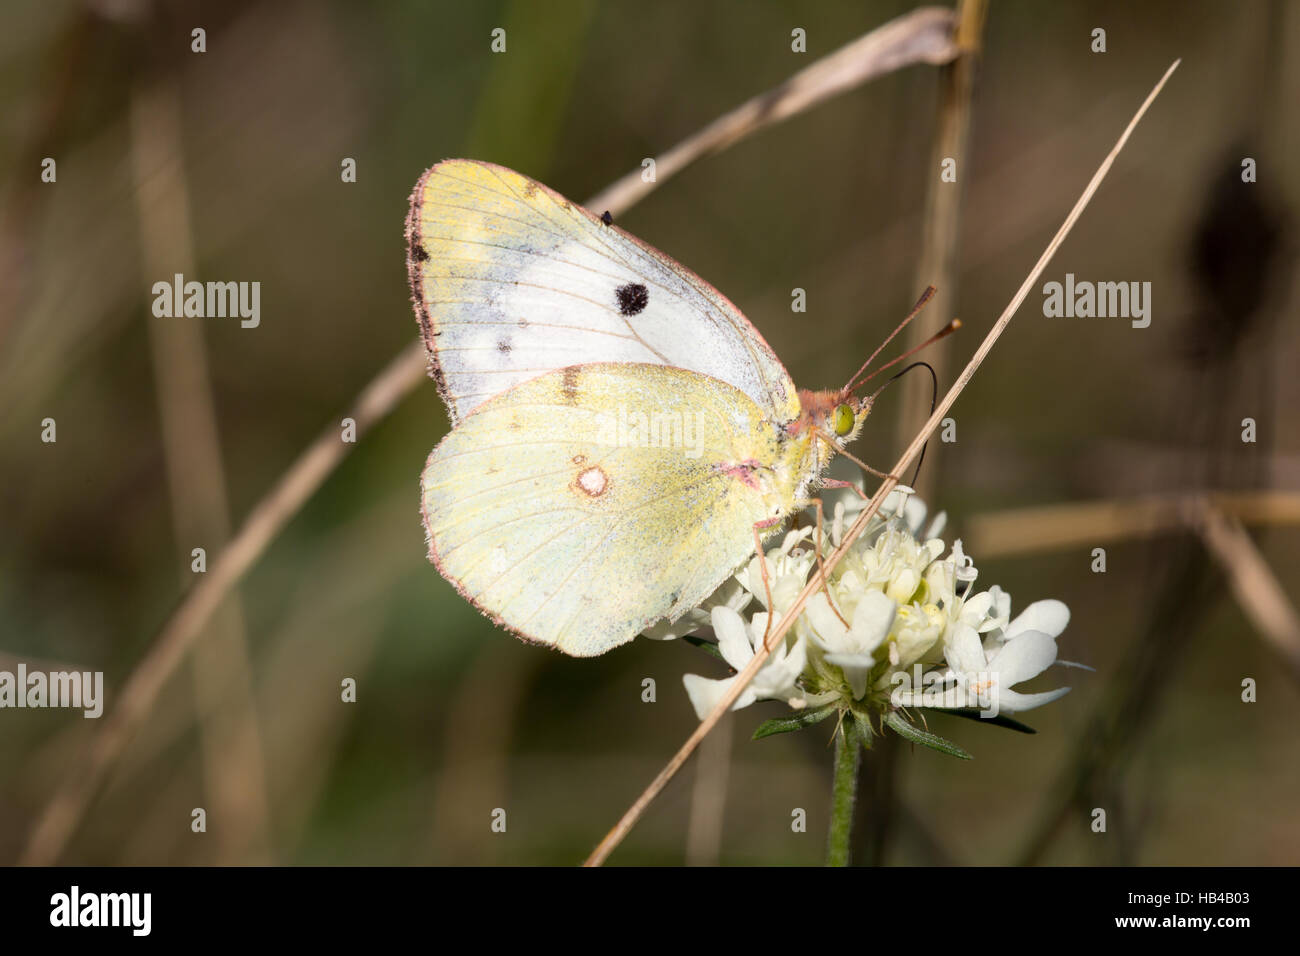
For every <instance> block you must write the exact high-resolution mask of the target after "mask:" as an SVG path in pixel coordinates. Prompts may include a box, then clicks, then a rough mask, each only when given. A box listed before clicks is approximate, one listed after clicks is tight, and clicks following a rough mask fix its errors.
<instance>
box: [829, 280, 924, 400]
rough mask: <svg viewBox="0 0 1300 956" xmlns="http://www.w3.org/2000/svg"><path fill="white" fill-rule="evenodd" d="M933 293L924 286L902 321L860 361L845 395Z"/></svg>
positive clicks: (846, 387) (917, 313) (845, 389)
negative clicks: (866, 357) (868, 355)
mask: <svg viewBox="0 0 1300 956" xmlns="http://www.w3.org/2000/svg"><path fill="white" fill-rule="evenodd" d="M934 293H935V288H934V286H932V285H928V286H926V287H925V291H924V292H922V293H921V298H919V299H917V300H916V305H914V306H912V311H911V312H909V313H907V315H905V316H904V317H903V321H902V322H899V323H898V328H896V329H894V331H892V332H890V333H889V335H888V336H886V337H885V341H883V342H881V343H880V345H879V346H878V347H877V348H876V350H875V351H874V352H872V353H871V357H870V358H868V359H867V360H866V361H865V362H863V363H862V368H860V369H858V370H857V371H856V372H854V373H853V376H852V378H850V379H849V384H848V385H846V386H844V394H845V395H848V394H849V393H850V392H852V391H853V389H854V388H856V387H857V386H855V385H853V379H855V378H857V377H858V376H859V375H861V374H862V373H863V372H865V371H866V370H867V367H868V366H870V365H871V363H872V362H874V361H875V360H876V356H877V355H879V354H880V353H881V352H883V351H884V350H885V346H886V345H888V344H889V343H890V342H892V341H893V340H894V336H896V335H897V334H898V333H899V332H901V331H903V329H905V328H907V323H909V322H911V321H912V320H913V319H914V318H916V317H917V315H919V314H920V312H921V310H922V309H924V308H925V304H926V303H927V302H929V301H930V299H931V298H933V297H934Z"/></svg>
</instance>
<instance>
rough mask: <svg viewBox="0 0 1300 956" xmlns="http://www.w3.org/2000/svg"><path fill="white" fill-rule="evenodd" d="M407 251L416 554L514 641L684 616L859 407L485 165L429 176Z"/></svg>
mask: <svg viewBox="0 0 1300 956" xmlns="http://www.w3.org/2000/svg"><path fill="white" fill-rule="evenodd" d="M406 238H407V244H408V248H407V252H408V272H409V276H410V282H411V290H412V293H413V297H414V302H415V311H416V315H417V317H418V318H419V322H420V330H421V333H422V335H423V337H424V342H425V345H426V346H427V348H428V352H429V373H430V375H431V376H432V377H433V378H434V379H435V381H436V382H437V383H438V388H439V391H440V392H441V394H442V397H443V400H444V401H445V402H446V404H447V411H448V414H449V416H450V418H451V422H452V425H453V428H452V430H451V432H450V433H449V434H448V435H447V436H446V437H445V438H444V439H443V440H442V441H441V442H440V443H439V444H438V446H437V448H435V449H434V450H433V453H432V454H431V455H430V456H429V460H428V464H427V465H426V467H425V470H424V474H423V477H422V490H423V508H424V522H425V527H426V529H427V531H428V537H429V558H430V560H432V561H433V563H434V564H435V565H436V566H437V568H438V570H439V571H441V572H442V574H443V575H444V576H445V577H446V578H447V580H449V581H450V582H451V583H452V584H454V585H455V586H456V588H457V589H458V590H459V591H460V592H461V594H463V595H464V596H465V597H466V598H468V599H469V600H470V601H471V602H473V604H474V605H475V606H477V607H478V608H479V609H480V610H482V611H483V612H484V613H485V614H487V615H488V616H489V617H491V618H492V620H494V621H495V622H497V623H498V624H500V625H502V626H504V627H506V628H508V629H510V630H511V631H513V632H515V633H516V634H518V635H519V636H520V637H522V638H524V639H525V640H529V641H535V642H539V643H543V644H548V645H551V646H553V647H556V648H558V649H560V650H561V651H564V652H565V653H567V654H572V655H575V656H579V657H588V656H592V655H595V654H601V653H604V652H605V651H607V650H609V649H610V648H613V647H616V646H618V645H620V644H623V643H626V642H627V641H630V640H631V639H632V638H633V637H635V636H636V635H637V634H639V633H641V632H642V631H643V630H645V629H646V628H647V627H648V626H649V625H651V624H653V623H655V622H656V621H660V620H662V619H665V618H666V619H668V620H675V619H676V618H677V617H679V616H680V615H682V614H683V613H685V612H686V611H688V610H690V609H691V608H693V607H696V606H697V605H699V604H700V603H701V602H702V601H703V600H704V599H705V598H707V597H708V596H709V595H710V594H711V593H713V591H715V590H716V589H717V588H718V586H719V585H720V584H722V583H723V582H724V581H725V580H726V579H727V578H728V576H730V575H731V574H732V573H733V572H734V571H735V570H736V568H737V567H738V566H739V565H740V564H741V563H742V562H744V561H745V560H746V559H747V558H748V557H749V556H750V555H751V554H752V553H754V551H755V547H756V538H758V537H760V536H762V537H765V536H766V535H768V534H770V533H771V532H772V531H773V530H775V529H776V528H777V527H778V526H779V525H780V523H781V521H782V520H783V519H784V518H786V517H787V516H789V515H790V514H791V513H792V512H794V511H795V510H796V509H797V508H800V507H804V506H806V505H807V500H806V499H807V497H808V495H809V494H810V493H811V492H812V491H813V490H814V489H815V488H816V487H818V486H819V485H821V484H823V483H824V482H825V479H824V478H823V472H824V471H825V469H826V467H827V465H828V464H829V462H830V460H831V458H832V457H833V456H834V455H835V454H836V453H837V452H842V451H843V448H842V443H847V442H848V441H851V440H852V439H853V437H854V436H856V434H857V432H858V430H859V429H860V428H861V426H862V422H863V420H864V419H865V418H866V416H867V413H868V412H869V411H870V408H871V399H870V398H860V397H857V396H854V395H853V394H852V388H853V387H855V386H853V385H852V383H850V385H848V386H845V388H843V389H839V390H833V391H822V392H808V391H803V390H796V389H795V386H794V383H793V382H792V381H791V380H790V376H789V374H788V373H787V372H786V370H785V368H784V367H783V366H782V365H781V363H780V361H779V360H778V359H777V357H776V355H775V354H774V353H773V352H772V350H771V348H769V347H768V345H767V343H766V342H765V341H763V337H762V336H761V335H759V333H758V331H757V330H756V329H755V328H754V327H753V326H752V325H751V324H750V323H749V321H748V320H747V319H746V318H745V317H744V316H743V315H741V313H740V310H738V309H737V308H736V307H735V306H734V305H732V304H731V302H730V301H728V300H727V299H726V298H725V297H724V296H723V295H722V294H721V293H719V292H718V291H717V290H716V289H714V288H713V287H712V286H711V285H709V284H708V283H707V282H705V281H704V280H703V279H701V278H699V276H697V275H695V274H694V273H693V272H691V271H690V270H689V269H687V268H685V267H683V266H682V265H680V264H679V263H677V262H675V261H673V260H672V259H670V258H669V257H668V256H666V255H664V254H663V253H662V252H659V251H658V250H656V249H653V248H651V247H650V246H648V245H646V244H645V243H643V242H641V241H639V240H637V239H636V238H634V237H632V236H630V235H628V234H627V233H625V232H623V231H622V230H621V229H619V228H617V227H615V226H613V225H611V224H610V222H609V220H608V218H604V219H602V218H601V217H597V216H595V215H593V214H592V213H590V212H588V211H587V210H586V209H583V208H582V207H580V206H578V205H576V204H574V203H571V202H569V201H568V200H566V199H565V198H564V197H562V196H560V195H559V194H558V193H556V192H554V191H552V190H550V189H548V188H546V187H545V186H543V185H541V184H540V183H537V182H535V181H533V180H531V179H529V178H527V177H526V176H522V175H520V174H519V173H516V172H514V171H512V170H509V169H506V168H504V167H501V166H495V165H492V164H490V163H483V162H475V161H470V160H460V159H455V160H448V161H446V162H442V163H439V164H438V165H436V166H434V167H432V168H431V169H429V170H428V171H427V172H426V173H425V174H424V175H423V176H422V177H421V178H420V181H419V183H418V184H417V185H416V187H415V191H414V193H413V194H412V196H411V211H410V214H409V216H408V218H407V225H406ZM923 301H924V300H923ZM918 307H919V304H918ZM914 311H915V310H914ZM900 328H901V326H900ZM891 337H892V336H891ZM878 351H879V350H877V352H878ZM868 361H870V360H868Z"/></svg>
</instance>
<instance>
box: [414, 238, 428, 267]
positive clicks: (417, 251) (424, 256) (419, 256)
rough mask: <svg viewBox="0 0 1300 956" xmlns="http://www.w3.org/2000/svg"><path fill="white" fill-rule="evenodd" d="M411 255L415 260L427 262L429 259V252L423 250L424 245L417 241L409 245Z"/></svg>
mask: <svg viewBox="0 0 1300 956" xmlns="http://www.w3.org/2000/svg"><path fill="white" fill-rule="evenodd" d="M411 257H412V258H413V259H415V261H416V262H428V261H429V253H428V251H427V250H425V248H424V246H422V245H420V244H419V243H418V242H417V243H414V244H413V245H412V246H411Z"/></svg>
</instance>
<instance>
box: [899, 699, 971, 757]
mask: <svg viewBox="0 0 1300 956" xmlns="http://www.w3.org/2000/svg"><path fill="white" fill-rule="evenodd" d="M885 724H886V725H887V726H888V727H889V728H890V729H891V730H892V731H893V732H894V733H896V734H898V736H900V737H903V738H905V739H907V740H910V741H911V742H912V743H914V744H921V745H922V746H923V747H929V748H930V749H931V750H937V751H939V752H940V753H945V754H948V755H949V756H952V757H960V758H961V759H962V760H973V759H974V758H973V757H972V756H971V755H970V754H968V753H967V752H966V751H964V750H962V749H961V748H960V747H958V746H957V745H956V744H955V743H953V742H952V741H950V740H944V739H943V738H942V737H940V736H938V735H937V734H932V733H930V732H929V731H928V730H922V729H921V728H920V727H914V726H912V725H911V724H909V723H908V722H907V721H906V720H904V719H903V718H902V716H901V715H899V713H898V711H890V712H889V713H888V714H887V715H886V716H885Z"/></svg>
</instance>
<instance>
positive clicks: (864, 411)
mask: <svg viewBox="0 0 1300 956" xmlns="http://www.w3.org/2000/svg"><path fill="white" fill-rule="evenodd" d="M799 408H800V413H799V417H798V418H796V419H795V420H794V421H792V422H789V423H788V424H787V425H786V426H785V429H784V431H785V435H784V440H783V444H784V446H785V454H783V455H782V456H781V457H782V466H784V470H785V471H786V475H785V476H782V477H785V478H786V479H787V481H789V483H790V485H791V486H792V487H793V488H794V489H795V491H794V496H795V498H796V499H798V500H800V501H804V500H806V499H807V498H808V496H809V494H810V493H811V492H812V490H813V489H815V488H816V487H817V486H818V485H819V483H820V481H821V478H822V475H823V473H824V472H825V471H826V469H827V467H828V466H829V465H830V463H831V459H833V458H834V457H835V456H836V454H838V453H839V452H840V451H841V450H842V449H843V447H844V446H845V445H847V444H848V443H849V442H851V441H852V440H853V439H854V438H856V437H857V434H858V432H859V431H860V430H861V429H862V423H863V421H865V420H866V417H867V415H868V414H869V413H870V411H871V401H870V399H864V398H858V397H857V396H854V395H845V393H844V392H843V391H841V390H838V389H825V390H822V391H811V390H809V389H803V388H801V389H799ZM778 467H779V468H780V467H781V466H778ZM781 483H783V484H784V483H785V482H781Z"/></svg>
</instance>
